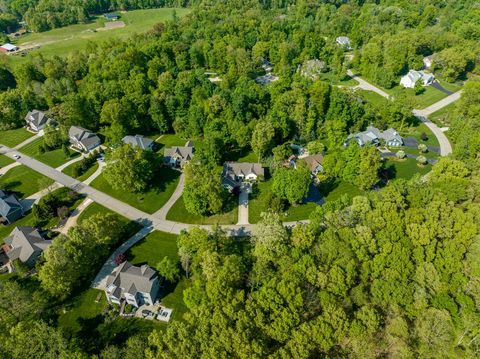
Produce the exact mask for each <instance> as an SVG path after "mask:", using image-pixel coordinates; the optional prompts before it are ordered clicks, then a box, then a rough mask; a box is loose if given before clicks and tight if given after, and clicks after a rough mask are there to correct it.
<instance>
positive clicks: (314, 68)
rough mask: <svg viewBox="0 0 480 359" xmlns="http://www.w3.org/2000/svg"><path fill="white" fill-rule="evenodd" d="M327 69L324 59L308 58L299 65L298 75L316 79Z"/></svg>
mask: <svg viewBox="0 0 480 359" xmlns="http://www.w3.org/2000/svg"><path fill="white" fill-rule="evenodd" d="M326 70H327V64H326V63H325V61H321V60H318V59H315V60H308V61H305V62H304V63H303V65H302V66H301V67H300V75H302V76H303V77H306V78H309V79H311V80H316V79H318V77H319V76H320V74H321V73H322V72H325V71H326Z"/></svg>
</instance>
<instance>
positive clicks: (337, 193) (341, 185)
mask: <svg viewBox="0 0 480 359" xmlns="http://www.w3.org/2000/svg"><path fill="white" fill-rule="evenodd" d="M318 189H319V191H320V193H321V194H322V196H323V197H324V198H325V202H331V201H336V200H337V199H339V198H340V197H342V196H343V195H347V196H348V197H349V198H353V197H355V196H360V195H362V194H364V192H363V191H361V190H360V189H358V188H357V187H355V186H354V185H352V184H350V183H348V182H345V181H342V180H337V181H332V182H329V183H321V184H320V186H319V187H318Z"/></svg>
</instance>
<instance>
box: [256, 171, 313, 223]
mask: <svg viewBox="0 0 480 359" xmlns="http://www.w3.org/2000/svg"><path fill="white" fill-rule="evenodd" d="M272 183H273V180H272V179H269V180H268V181H264V182H259V183H257V184H255V185H254V189H253V193H252V194H251V195H250V200H249V203H248V221H249V222H250V223H252V224H255V223H258V222H259V221H260V219H261V214H262V213H263V212H267V211H268V210H269V207H268V203H267V202H268V197H269V194H270V192H271V187H272ZM316 207H317V204H315V203H311V202H310V203H303V204H300V205H297V206H289V207H288V208H287V209H286V210H285V211H284V212H283V215H282V216H281V219H282V221H284V222H290V221H299V220H303V219H308V218H309V217H310V213H312V212H313V211H314V210H315V208H316Z"/></svg>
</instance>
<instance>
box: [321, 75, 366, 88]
mask: <svg viewBox="0 0 480 359" xmlns="http://www.w3.org/2000/svg"><path fill="white" fill-rule="evenodd" d="M319 78H320V80H322V81H325V82H329V83H331V84H332V85H340V86H357V85H358V82H357V81H356V80H354V79H352V78H351V77H350V76H347V77H346V78H344V79H343V80H339V79H338V76H337V75H335V74H334V73H332V72H322V73H321V74H320V76H319Z"/></svg>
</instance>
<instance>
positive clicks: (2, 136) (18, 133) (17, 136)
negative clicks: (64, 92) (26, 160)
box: [0, 55, 33, 147]
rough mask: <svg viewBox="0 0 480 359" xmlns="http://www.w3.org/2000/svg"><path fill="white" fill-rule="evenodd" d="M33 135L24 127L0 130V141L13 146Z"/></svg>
mask: <svg viewBox="0 0 480 359" xmlns="http://www.w3.org/2000/svg"><path fill="white" fill-rule="evenodd" d="M0 56H1V55H0ZM32 136H33V133H31V132H28V131H27V130H26V129H24V128H17V129H16V130H7V131H0V143H1V144H2V145H5V146H8V147H14V146H16V145H18V144H20V143H22V142H23V141H25V140H27V139H29V138H30V137H32Z"/></svg>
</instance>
